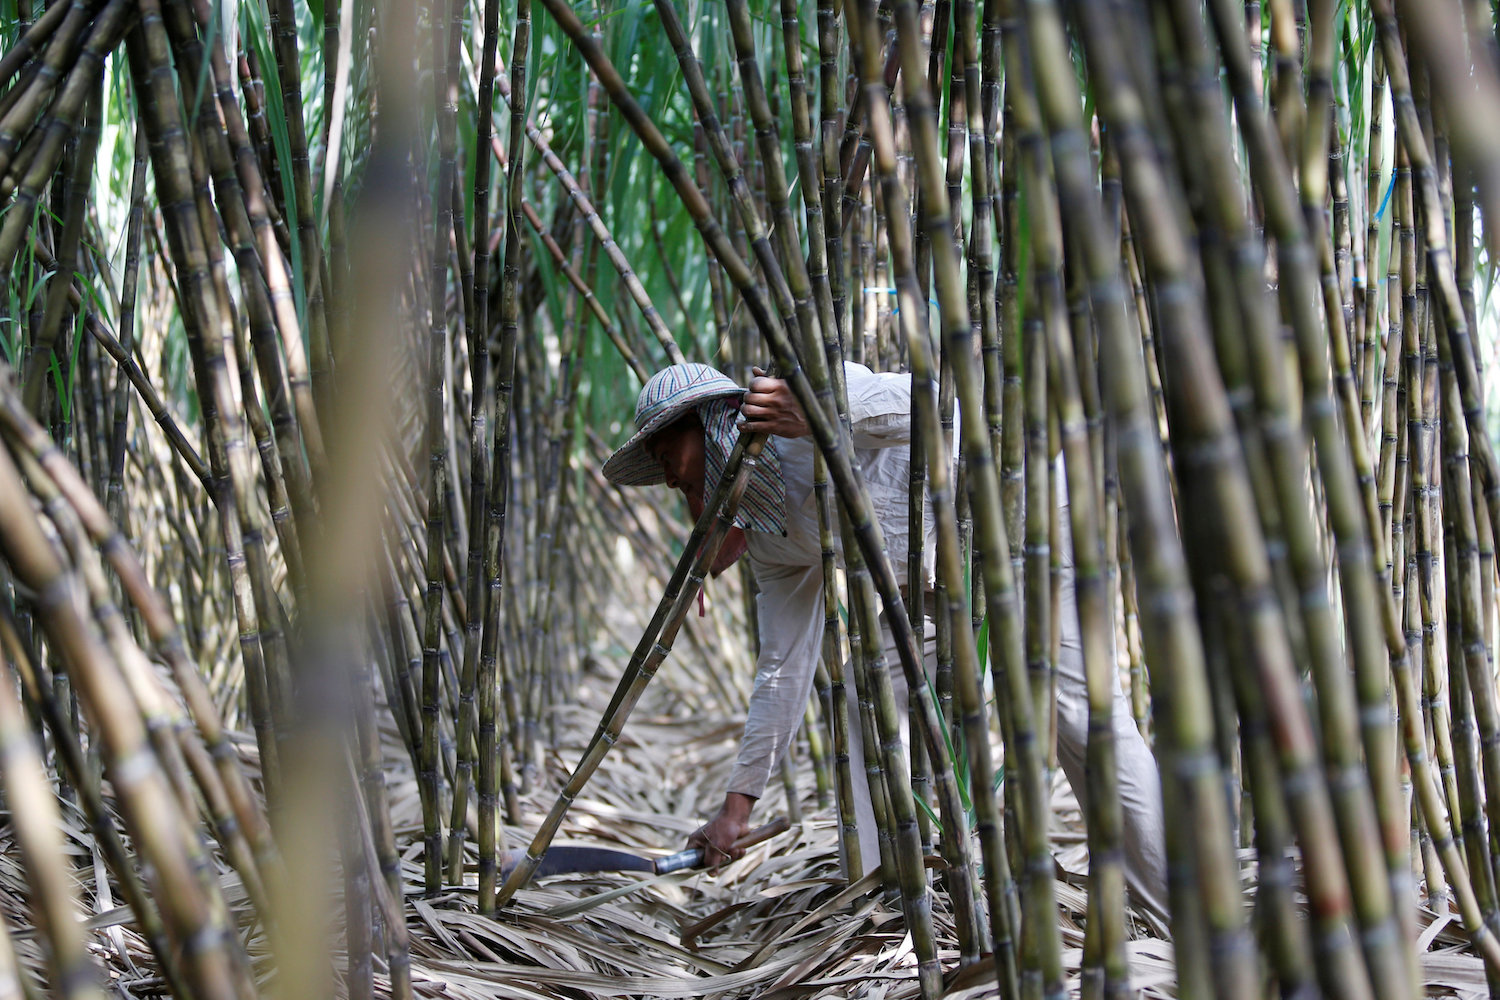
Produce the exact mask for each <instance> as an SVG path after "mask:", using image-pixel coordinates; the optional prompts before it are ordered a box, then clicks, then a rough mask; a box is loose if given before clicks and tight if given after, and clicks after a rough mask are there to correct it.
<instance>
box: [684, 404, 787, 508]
mask: <svg viewBox="0 0 1500 1000" xmlns="http://www.w3.org/2000/svg"><path fill="white" fill-rule="evenodd" d="M738 403H739V400H738V399H715V400H710V401H709V402H707V403H704V404H702V405H701V406H699V407H698V419H699V421H701V422H702V424H703V457H704V463H703V465H704V469H703V471H704V480H705V481H704V484H703V487H704V491H705V496H712V495H713V492H714V490H715V489H717V488H718V485H719V477H720V476H722V475H723V474H724V465H725V463H727V462H728V461H729V453H730V452H731V451H733V450H734V444H735V442H736V441H737V440H738V439H739V436H740V431H739V428H738V427H736V426H735V418H736V417H737V416H738V415H739V406H738V405H737V404H738ZM734 523H735V524H736V525H738V526H739V527H741V528H743V529H744V530H746V531H764V532H767V533H769V534H776V535H785V534H786V483H784V482H783V481H782V479H781V458H780V457H779V456H778V455H777V454H776V439H775V438H769V437H768V438H767V439H766V447H765V449H764V450H763V451H762V452H761V453H760V460H759V461H758V462H757V463H756V466H755V470H754V471H753V472H752V473H751V474H750V482H749V483H747V484H746V486H745V495H744V496H743V497H741V498H740V507H739V510H738V511H736V512H735V515H734Z"/></svg>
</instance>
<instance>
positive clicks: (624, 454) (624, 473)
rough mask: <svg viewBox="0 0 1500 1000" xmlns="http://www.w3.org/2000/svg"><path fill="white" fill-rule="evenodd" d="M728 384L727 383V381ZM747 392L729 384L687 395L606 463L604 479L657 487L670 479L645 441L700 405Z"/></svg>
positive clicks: (654, 417) (654, 418) (706, 386)
mask: <svg viewBox="0 0 1500 1000" xmlns="http://www.w3.org/2000/svg"><path fill="white" fill-rule="evenodd" d="M725 381H726V382H728V380H727V379H726V380H725ZM744 392H745V390H744V389H742V388H741V387H740V386H738V385H735V384H734V383H733V382H728V384H727V385H726V384H723V383H718V384H715V383H712V382H710V383H705V384H704V385H703V387H702V391H697V392H695V391H692V390H688V391H685V392H684V393H683V394H682V395H681V396H680V397H679V398H677V399H674V400H673V401H672V403H671V405H670V406H667V407H664V408H663V409H661V410H659V411H658V412H656V413H654V414H652V415H651V419H649V420H647V421H646V425H645V426H644V427H642V428H641V429H640V430H638V431H636V432H635V433H634V434H633V435H631V437H630V440H628V441H626V442H625V443H624V444H622V445H620V447H619V449H618V450H616V451H615V453H614V454H613V455H611V456H609V460H608V461H607V462H605V463H604V469H603V472H604V478H605V479H608V480H609V481H610V482H612V483H614V484H615V485H616V486H655V485H656V484H657V483H664V482H666V481H667V477H666V474H665V473H663V472H662V468H661V463H660V462H658V461H656V460H655V459H653V458H652V457H651V456H650V455H649V454H647V452H646V441H647V440H649V439H650V438H651V436H652V435H654V434H655V433H656V432H657V431H660V430H663V429H665V428H667V427H670V426H671V425H672V424H673V423H674V422H675V421H676V420H677V419H678V418H679V417H681V416H683V415H684V414H686V413H687V412H688V411H689V410H693V409H696V408H697V407H698V406H699V404H701V403H706V402H708V401H709V400H713V399H723V398H724V397H726V396H740V395H743V394H744Z"/></svg>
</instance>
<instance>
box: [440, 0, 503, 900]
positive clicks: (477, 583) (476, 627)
mask: <svg viewBox="0 0 1500 1000" xmlns="http://www.w3.org/2000/svg"><path fill="white" fill-rule="evenodd" d="M499 6H500V5H499V3H498V0H488V2H486V4H485V7H484V27H483V31H484V37H483V42H482V58H481V60H480V63H479V93H478V105H477V107H478V108H479V113H478V115H477V116H476V120H475V132H476V137H475V140H474V148H475V149H476V150H478V151H479V152H478V155H476V156H475V158H474V247H473V250H474V255H473V259H472V263H471V264H470V265H469V266H470V267H471V268H472V270H473V274H474V277H473V296H472V298H473V306H472V308H470V309H469V310H467V311H466V312H465V316H464V318H465V321H466V329H465V331H464V340H465V343H466V345H467V347H468V352H469V396H470V399H469V530H468V547H467V548H468V552H467V558H466V560H465V565H464V604H465V608H466V610H467V612H468V613H467V614H466V615H465V617H464V649H463V673H462V674H461V675H460V677H459V690H458V701H459V709H458V717H457V720H456V724H457V728H458V733H457V740H456V743H457V746H458V770H457V772H456V773H455V775H454V780H453V812H452V815H451V817H450V818H449V822H448V859H447V864H448V881H449V882H450V883H453V884H457V883H459V882H460V881H462V875H463V844H464V834H465V832H466V829H467V824H466V823H465V822H464V815H465V813H466V812H467V810H468V801H469V780H470V776H471V775H472V773H473V768H474V760H473V757H472V756H471V754H470V751H469V746H470V739H471V733H470V729H469V727H470V718H471V715H470V706H471V705H475V704H477V700H476V689H477V687H478V681H479V647H480V643H481V640H482V638H483V633H484V620H485V618H486V617H487V614H488V606H487V603H486V600H487V598H488V597H489V591H488V590H487V589H485V587H484V586H483V581H484V538H485V531H484V510H485V504H484V501H485V497H486V495H487V494H488V492H489V475H490V469H489V465H488V464H487V462H486V457H487V456H486V451H485V446H486V445H487V444H488V443H489V442H488V435H489V431H488V428H489V404H488V399H487V397H486V391H487V388H488V384H489V368H490V349H489V316H490V253H491V249H490V177H491V174H492V171H491V168H490V157H489V156H487V155H485V153H486V147H487V146H489V145H490V137H491V133H492V132H493V130H494V116H493V114H492V111H491V109H492V108H493V107H494V103H495V96H494V91H495V52H496V49H497V47H498V44H499V25H500V10H499ZM457 20H458V19H457V18H455V21H457ZM493 705H494V702H493V699H492V698H490V699H486V705H485V707H486V708H489V709H493ZM476 721H477V717H476ZM486 812H488V814H486ZM495 817H496V811H495V802H494V800H493V799H491V800H489V801H488V802H486V801H485V800H484V797H483V794H482V791H481V794H480V795H479V822H480V823H481V824H490V826H491V828H490V829H489V830H487V831H486V832H487V833H488V835H489V838H490V839H491V840H492V841H493V838H494V829H493V824H494V823H495Z"/></svg>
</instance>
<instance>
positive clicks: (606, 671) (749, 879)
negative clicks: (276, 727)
mask: <svg viewBox="0 0 1500 1000" xmlns="http://www.w3.org/2000/svg"><path fill="white" fill-rule="evenodd" d="M685 659H686V660H687V661H688V662H686V663H684V662H681V661H678V660H677V658H676V657H675V656H674V658H673V660H669V661H668V663H667V664H666V665H665V666H664V667H663V669H662V672H661V676H660V677H659V678H658V680H657V682H656V685H655V686H654V687H653V689H651V690H650V691H648V693H647V695H646V697H645V699H644V700H643V702H642V704H641V706H640V707H639V708H638V709H637V711H636V714H635V715H634V716H633V717H632V719H631V720H630V722H629V724H628V725H627V727H626V730H625V737H624V739H623V740H622V741H621V744H620V746H619V747H617V749H616V751H615V752H614V753H612V754H611V755H610V757H609V758H608V759H607V760H606V763H605V764H604V766H603V768H602V770H601V771H600V773H599V774H598V775H596V776H595V778H594V779H593V781H591V782H590V784H589V785H588V786H587V787H586V789H585V791H584V793H583V795H582V796H581V797H580V799H579V800H578V802H577V803H576V804H575V805H574V807H573V809H572V811H571V812H570V814H569V817H568V820H567V822H566V824H565V826H564V830H563V834H562V835H561V836H559V838H558V840H557V842H558V843H563V842H567V843H583V844H594V845H598V846H606V847H613V848H622V849H625V850H631V851H638V852H640V853H643V854H661V853H667V852H670V851H675V850H679V849H681V847H682V844H683V841H684V839H685V837H686V836H687V834H688V833H689V832H691V831H692V830H693V829H695V828H696V827H697V826H698V825H699V824H700V823H701V822H702V820H703V818H705V817H706V816H707V815H709V814H711V812H712V811H713V810H714V809H715V808H716V807H717V804H718V802H719V800H720V796H721V795H722V788H723V784H724V782H725V780H726V776H727V772H728V769H729V766H730V764H731V763H732V761H733V756H734V751H735V746H736V740H737V738H738V735H739V728H740V725H741V723H742V719H743V716H742V715H741V714H739V713H738V712H736V711H734V710H732V709H730V710H726V709H725V708H724V707H723V706H722V701H723V699H722V697H720V698H718V699H717V705H716V699H715V698H713V697H711V696H710V695H709V694H708V692H707V691H705V690H702V689H701V686H700V685H699V684H698V682H697V681H695V680H694V679H693V678H694V677H695V676H696V675H697V671H698V670H699V669H701V665H699V666H698V667H695V665H694V664H693V663H692V662H691V661H692V659H693V654H692V653H689V654H688V655H687V656H686V657H685ZM624 662H625V657H623V656H622V657H620V658H619V659H618V660H614V659H596V660H593V661H592V662H591V664H590V669H589V670H588V671H587V672H586V676H585V678H584V680H583V682H582V683H581V684H579V685H578V687H577V689H576V694H577V697H576V699H575V701H574V703H573V704H571V705H567V706H563V707H561V708H560V709H559V712H560V714H559V716H558V718H557V720H556V721H557V728H556V732H557V733H558V735H559V737H560V740H559V745H558V748H557V750H556V751H555V753H554V755H553V757H552V760H551V773H550V774H549V775H548V777H547V780H546V782H545V783H544V787H542V788H539V789H536V790H534V791H533V792H532V793H531V794H529V795H528V796H527V799H526V803H527V807H528V810H529V811H528V813H527V815H526V817H525V818H524V821H523V824H522V825H521V826H520V827H513V828H510V829H509V830H508V833H509V834H510V835H511V837H512V840H511V844H512V845H513V846H514V845H520V844H524V843H525V841H526V840H527V839H529V837H530V835H531V833H532V832H533V831H534V830H535V827H536V824H537V823H539V822H540V819H541V817H542V815H543V814H544V813H545V811H546V809H547V808H548V807H549V806H550V805H551V801H552V797H553V795H554V794H555V790H556V788H557V787H558V786H559V784H560V783H561V781H562V780H564V779H565V777H566V774H567V769H569V768H571V767H573V766H574V764H576V762H577V760H578V757H579V753H580V751H581V749H582V745H583V743H584V742H585V740H586V739H587V737H588V736H589V735H590V734H591V733H592V732H593V730H594V728H595V726H596V724H597V722H598V719H599V715H600V713H601V711H602V710H603V707H604V705H605V704H606V703H607V701H608V697H609V694H610V692H611V690H612V689H613V685H614V681H615V679H616V678H617V677H618V671H619V670H620V668H621V665H622V664H623V663H624ZM720 680H722V678H721V679H720ZM741 680H743V681H744V683H748V679H747V678H745V679H741ZM736 686H737V688H738V689H740V690H742V689H743V684H737V685H736ZM720 693H721V694H722V691H721V692H720ZM798 770H799V773H800V775H801V777H800V778H799V784H798V791H799V795H800V798H801V802H802V807H803V814H804V815H803V822H802V824H801V826H800V827H793V828H792V830H791V831H790V832H788V833H786V834H784V835H782V836H780V837H778V838H776V839H774V840H772V841H770V842H768V843H765V844H762V845H760V846H757V847H754V848H752V849H751V850H750V851H749V852H748V853H747V855H746V857H745V858H744V859H743V860H742V861H740V862H739V863H737V864H735V865H734V866H732V867H730V868H726V869H725V870H724V871H722V872H721V873H719V874H718V875H717V876H711V875H708V874H705V873H701V872H693V873H687V872H684V873H677V874H672V875H663V876H656V877H652V876H649V875H642V874H638V873H620V874H596V875H566V876H554V877H552V878H549V879H544V880H540V881H538V882H535V883H533V885H532V886H531V887H530V888H528V889H525V890H523V891H522V892H521V893H520V894H519V895H518V896H517V897H516V899H515V901H514V902H513V903H512V904H511V905H510V906H509V907H508V908H507V909H506V911H505V912H504V913H503V915H502V916H501V917H500V918H499V919H489V918H486V917H480V916H479V915H478V914H477V913H476V912H475V908H474V898H473V894H472V892H467V893H458V892H455V893H453V894H451V895H450V896H448V897H446V898H442V899H436V900H423V899H420V898H419V897H417V896H416V894H415V892H414V893H413V895H412V897H411V900H410V905H411V907H412V911H413V919H412V921H411V924H412V932H413V936H412V951H413V956H412V957H413V973H414V980H415V982H416V987H417V990H418V993H419V994H420V995H427V996H444V997H455V998H460V997H461V998H465V1000H467V998H471V997H472V998H475V1000H478V998H517V1000H537V998H592V997H599V998H607V997H627V996H628V997H698V996H705V997H725V998H727V997H762V998H776V1000H792V998H805V997H868V998H886V1000H899V998H907V997H914V996H916V995H917V987H916V979H915V958H914V956H913V954H912V949H911V942H910V939H909V938H908V937H907V936H906V934H905V933H904V931H903V929H902V920H901V914H900V909H899V905H897V904H886V903H884V902H882V901H881V900H880V893H879V892H869V891H860V890H861V889H862V888H863V887H862V886H855V887H853V888H845V887H844V885H843V884H842V882H841V881H840V879H839V877H838V876H839V873H838V862H837V854H836V839H837V833H836V830H835V826H834V813H833V810H832V809H821V810H820V809H819V808H818V806H817V797H816V793H815V788H814V782H813V779H812V775H811V773H810V768H807V767H801V768H799V769H798ZM392 790H393V792H394V793H396V794H395V795H394V797H393V805H396V806H397V807H398V808H397V813H398V815H403V814H404V815H405V816H406V817H410V818H415V817H416V816H417V815H418V814H417V811H416V793H415V788H414V786H413V785H412V784H411V782H410V777H409V776H407V775H402V776H399V777H396V780H394V781H393V789H392ZM1054 806H1055V820H1056V821H1055V824H1054V826H1055V830H1056V843H1055V854H1056V857H1057V859H1058V862H1059V880H1058V886H1057V889H1058V897H1059V900H1060V903H1061V908H1062V911H1063V912H1062V914H1061V917H1060V919H1061V921H1062V925H1063V942H1064V947H1065V948H1066V949H1067V951H1066V954H1065V956H1064V959H1065V963H1066V967H1067V970H1068V973H1069V977H1070V978H1069V987H1070V991H1071V992H1072V993H1073V994H1074V995H1076V993H1077V988H1078V971H1079V964H1080V960H1081V954H1082V953H1081V946H1082V943H1083V930H1082V927H1083V917H1084V913H1085V896H1084V885H1085V879H1084V876H1083V873H1084V872H1085V871H1086V868H1087V855H1086V851H1085V848H1084V846H1083V843H1082V841H1083V833H1082V829H1083V827H1082V820H1081V817H1080V816H1079V813H1078V809H1077V805H1076V802H1075V801H1074V799H1073V797H1072V795H1071V793H1070V792H1069V791H1068V789H1067V785H1066V783H1065V782H1063V781H1061V780H1060V781H1059V784H1058V788H1057V792H1056V795H1055V797H1054ZM784 808H785V799H784V796H783V792H782V790H781V788H779V787H777V786H776V783H775V782H773V785H772V787H771V788H770V789H768V792H767V795H766V798H765V799H764V800H762V803H761V806H760V808H759V810H758V814H757V816H756V817H755V821H756V822H764V821H765V820H767V819H769V818H770V817H771V816H773V815H774V814H776V813H777V812H778V811H779V810H783V809H784ZM398 835H399V836H401V837H402V839H403V842H404V843H406V844H409V845H411V846H410V848H409V849H408V851H407V855H406V857H407V864H408V868H407V874H408V879H409V882H410V883H411V884H412V886H413V887H414V889H415V887H416V886H418V885H419V883H420V880H421V859H420V846H419V840H420V829H419V826H418V825H417V824H416V823H408V824H407V825H405V826H403V827H400V828H399V829H398ZM1244 863H1245V885H1246V889H1247V892H1246V904H1247V906H1249V905H1250V903H1251V900H1252V895H1251V892H1250V890H1251V889H1252V888H1253V884H1254V877H1255V872H1254V862H1253V860H1252V856H1251V852H1245V862H1244ZM936 914H937V921H938V926H939V931H940V935H941V939H940V940H941V942H942V945H943V954H942V959H943V964H944V968H945V971H946V972H947V974H948V976H947V978H948V981H949V984H950V986H949V990H950V992H949V995H950V996H954V997H978V996H988V995H994V994H995V992H996V987H995V984H994V979H993V974H992V973H991V971H990V963H989V962H988V961H985V962H982V963H980V965H979V966H976V967H972V968H970V969H967V970H963V971H960V970H958V969H957V964H958V952H957V950H956V948H955V946H954V937H953V928H952V921H951V920H950V919H949V914H948V913H947V910H946V899H945V898H944V897H943V895H942V894H941V893H939V894H937V899H936ZM1422 925H1423V927H1424V928H1425V932H1424V935H1423V947H1424V950H1425V954H1426V958H1425V963H1424V965H1425V969H1424V971H1425V978H1426V980H1427V986H1428V992H1429V994H1430V995H1432V996H1453V995H1459V996H1480V995H1483V994H1485V993H1486V992H1487V990H1486V984H1485V978H1484V971H1483V968H1482V965H1481V963H1480V961H1479V960H1478V959H1477V958H1475V957H1473V955H1472V954H1471V953H1470V952H1469V950H1468V949H1467V947H1465V946H1464V939H1463V937H1462V936H1461V934H1459V933H1458V927H1457V925H1456V924H1454V923H1452V922H1451V918H1449V917H1447V916H1443V917H1437V918H1434V915H1433V914H1432V912H1431V911H1429V910H1425V909H1424V911H1423V916H1422ZM1130 934H1131V938H1132V940H1131V941H1130V944H1129V949H1130V958H1131V966H1132V985H1133V986H1134V987H1135V988H1136V989H1137V990H1140V991H1143V993H1144V995H1145V996H1148V997H1168V996H1174V995H1175V985H1176V984H1175V979H1174V973H1173V967H1172V950H1171V945H1170V943H1169V941H1168V940H1166V933H1165V929H1164V928H1162V927H1160V925H1156V924H1153V923H1152V922H1151V921H1150V920H1149V919H1148V918H1147V917H1145V916H1143V915H1141V914H1136V913H1132V914H1131V920H1130Z"/></svg>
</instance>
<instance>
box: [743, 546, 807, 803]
mask: <svg viewBox="0 0 1500 1000" xmlns="http://www.w3.org/2000/svg"><path fill="white" fill-rule="evenodd" d="M754 568H755V581H756V583H757V584H758V585H759V587H760V594H759V596H758V597H757V598H756V610H757V619H758V621H759V623H760V657H759V658H758V660H757V661H756V666H755V689H754V691H752V692H751V694H750V713H749V716H748V718H746V720H745V735H744V737H743V738H742V739H741V740H740V753H739V757H738V759H737V760H736V761H735V765H734V770H733V771H731V772H730V776H729V788H728V791H731V792H739V793H740V794H742V795H749V796H751V797H753V798H759V797H760V795H761V793H762V792H764V791H765V788H766V782H768V781H769V780H770V778H771V774H772V772H773V771H775V769H776V768H777V767H778V766H780V764H781V758H782V757H783V756H785V755H786V752H787V748H788V747H790V746H791V744H792V739H793V737H795V736H796V735H797V727H798V726H799V725H800V724H801V723H802V716H803V713H804V712H805V711H806V709H807V698H808V694H809V693H810V692H811V690H812V680H813V674H814V672H815V671H816V669H817V665H818V657H819V656H820V655H821V653H822V638H823V568H822V567H821V566H766V565H764V564H760V563H756V564H755V566H754Z"/></svg>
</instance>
